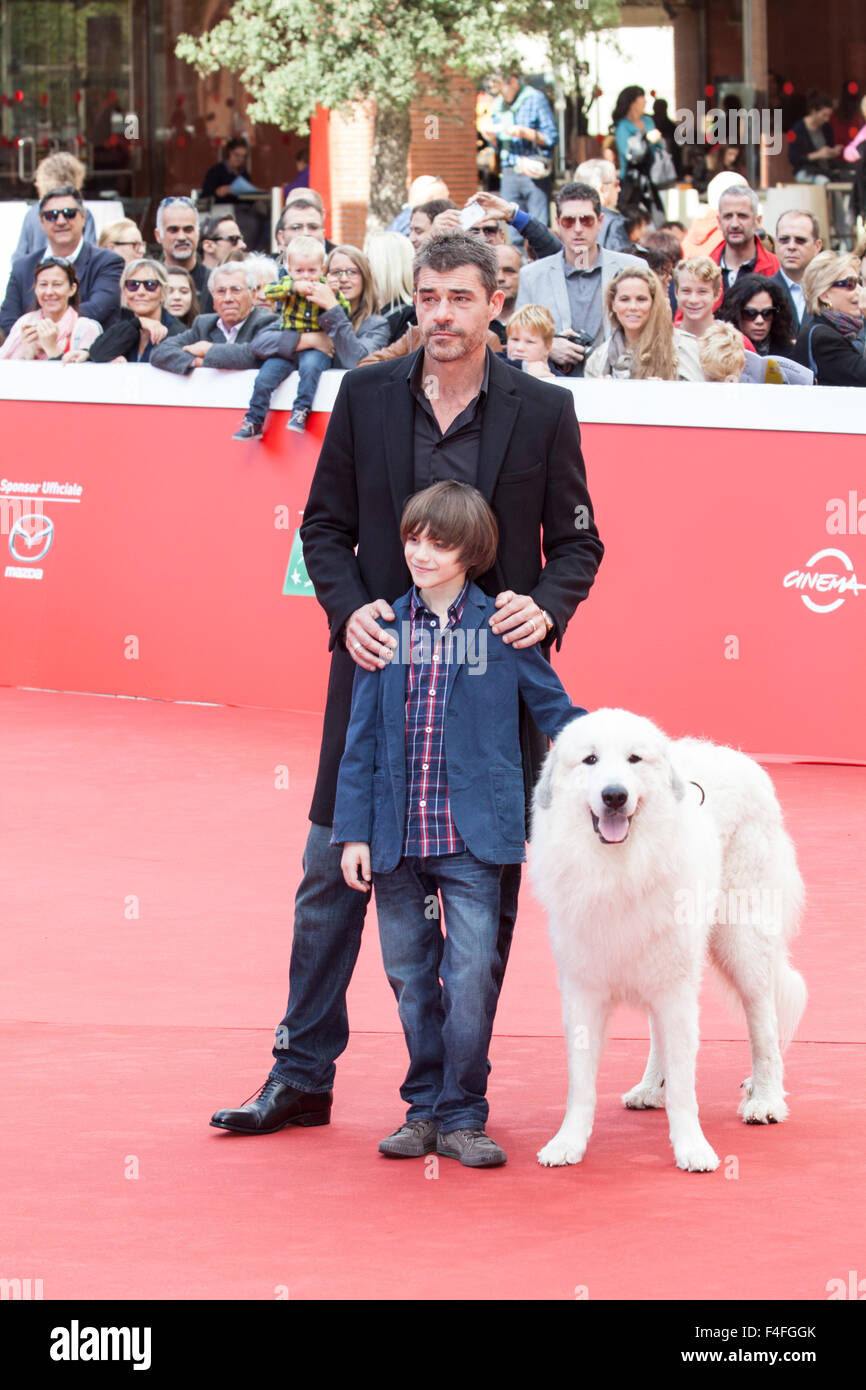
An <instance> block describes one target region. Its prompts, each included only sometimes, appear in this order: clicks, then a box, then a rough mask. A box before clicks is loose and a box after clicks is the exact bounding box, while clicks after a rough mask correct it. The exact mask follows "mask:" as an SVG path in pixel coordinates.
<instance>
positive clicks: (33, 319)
mask: <svg viewBox="0 0 866 1390" xmlns="http://www.w3.org/2000/svg"><path fill="white" fill-rule="evenodd" d="M33 293H34V294H35V296H36V303H37V304H38V305H39V308H38V309H35V310H33V311H32V312H31V313H29V314H22V316H21V318H19V319H17V320H16V321H15V323H14V324H13V325H12V327H11V328H10V330H9V336H8V338H7V339H6V341H5V343H4V344H3V346H2V347H0V359H7V360H9V361H19V362H26V361H32V362H51V361H54V362H57V361H59V360H60V359H61V358H63V359H64V360H74V353H75V351H76V349H77V350H83V351H85V352H86V349H87V348H89V347H90V346H91V344H92V343H93V341H94V339H96V338H98V337H99V335H100V334H101V333H102V325H101V324H99V323H97V322H96V320H95V319H88V318H83V317H82V315H81V314H79V312H78V275H77V274H76V270H75V266H74V265H73V264H72V262H71V261H67V260H65V259H64V258H63V257H61V256H46V258H45V259H44V260H43V261H40V263H39V265H38V266H37V267H36V271H35V273H34V276H33Z"/></svg>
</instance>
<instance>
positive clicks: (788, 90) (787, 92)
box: [782, 82, 794, 97]
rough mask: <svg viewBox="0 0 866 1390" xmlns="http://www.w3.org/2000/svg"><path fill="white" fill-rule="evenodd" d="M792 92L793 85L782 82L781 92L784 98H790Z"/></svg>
mask: <svg viewBox="0 0 866 1390" xmlns="http://www.w3.org/2000/svg"><path fill="white" fill-rule="evenodd" d="M793 90H794V84H793V82H783V83H782V91H783V92H784V94H785V96H786V97H789V96H791V94H792V92H793Z"/></svg>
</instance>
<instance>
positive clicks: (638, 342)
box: [584, 266, 677, 381]
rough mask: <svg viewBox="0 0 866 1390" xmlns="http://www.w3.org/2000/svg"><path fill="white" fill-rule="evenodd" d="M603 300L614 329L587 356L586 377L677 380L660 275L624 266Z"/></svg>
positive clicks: (671, 332) (675, 360)
mask: <svg viewBox="0 0 866 1390" xmlns="http://www.w3.org/2000/svg"><path fill="white" fill-rule="evenodd" d="M604 302H605V310H606V312H607V316H608V318H609V319H610V321H611V323H612V324H613V325H614V331H613V333H612V334H611V336H610V338H608V339H607V341H606V342H604V343H600V344H599V346H598V347H597V348H596V349H595V351H594V352H592V353H591V354H590V356H589V358H588V359H587V363H586V367H585V369H584V376H587V377H603V376H607V377H614V378H615V379H617V380H629V379H634V380H642V381H648V380H650V379H652V380H655V381H675V380H676V376H677V358H676V353H675V351H674V336H673V324H672V322H671V311H670V305H669V304H668V297H667V295H666V294H665V291H664V287H663V285H662V282H661V280H660V279H659V278H658V276H657V275H656V274H654V272H653V271H651V270H650V269H649V268H646V269H644V268H643V267H637V266H627V267H626V268H625V269H624V270H621V271H619V273H618V274H617V275H614V277H613V279H612V280H611V281H610V283H609V284H608V287H607V289H606V291H605V296H604Z"/></svg>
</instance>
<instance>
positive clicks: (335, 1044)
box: [270, 825, 520, 1094]
mask: <svg viewBox="0 0 866 1390" xmlns="http://www.w3.org/2000/svg"><path fill="white" fill-rule="evenodd" d="M342 853H343V849H342V846H341V845H332V844H331V827H330V826H329V825H311V826H310V833H309V835H308V837H307V844H306V848H305V850H304V860H303V868H304V876H303V878H302V879H301V882H300V885H299V887H298V891H297V894H296V896H295V929H294V938H293V941H292V956H291V962H290V965H289V1002H288V1005H287V1008H286V1014H285V1017H284V1018H283V1020H282V1022H281V1023H280V1025H279V1027H278V1028H277V1032H276V1042H275V1046H274V1050H273V1055H274V1064H273V1066H272V1068H271V1071H270V1075H271V1076H272V1077H273V1078H274V1079H275V1080H276V1081H282V1082H283V1083H284V1084H285V1085H287V1086H295V1087H297V1089H298V1090H299V1091H308V1092H311V1093H314V1094H318V1093H321V1092H325V1091H330V1090H331V1089H332V1087H333V1085H334V1076H335V1073H336V1068H335V1066H334V1063H335V1061H336V1059H337V1058H338V1057H339V1056H340V1054H341V1053H342V1052H344V1051H345V1049H346V1044H347V1043H348V1041H349V1016H348V1013H347V1010H346V990H347V989H348V988H349V981H350V980H351V978H352V972H353V971H354V969H355V962H356V961H357V959H358V951H359V950H360V947H361V932H362V930H363V927H364V917H365V916H366V913H367V903H368V902H369V895H366V894H363V893H358V892H357V891H356V890H355V889H354V888H349V887H348V885H347V884H346V882H345V880H344V878H343V873H342V870H341V868H340V859H341V857H342ZM501 873H502V894H501V901H500V920H499V935H498V939H497V943H496V960H495V962H494V966H493V972H494V979H495V982H496V991H497V994H498V992H499V989H500V987H501V985H502V978H503V976H504V974H505V967H506V965H507V964H508V953H509V951H510V949H511V938H512V935H513V932H514V922H515V919H516V917H517V894H518V890H519V888H520V865H519V864H507V865H506V866H505V867H504V868H503V869H502V871H501Z"/></svg>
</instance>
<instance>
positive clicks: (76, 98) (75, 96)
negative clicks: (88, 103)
mask: <svg viewBox="0 0 866 1390" xmlns="http://www.w3.org/2000/svg"><path fill="white" fill-rule="evenodd" d="M72 100H73V101H74V102H76V103H78V102H79V101H80V100H81V93H80V92H73V94H72Z"/></svg>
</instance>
